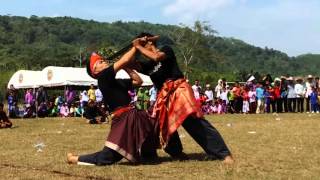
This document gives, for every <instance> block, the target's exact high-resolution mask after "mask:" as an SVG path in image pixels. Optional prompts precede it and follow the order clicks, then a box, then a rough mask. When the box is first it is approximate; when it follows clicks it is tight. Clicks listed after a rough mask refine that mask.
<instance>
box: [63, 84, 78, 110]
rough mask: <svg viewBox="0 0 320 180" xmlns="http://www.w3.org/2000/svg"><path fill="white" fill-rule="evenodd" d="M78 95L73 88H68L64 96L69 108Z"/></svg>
mask: <svg viewBox="0 0 320 180" xmlns="http://www.w3.org/2000/svg"><path fill="white" fill-rule="evenodd" d="M76 94H77V93H76V91H75V90H73V89H72V87H71V86H68V88H67V90H66V92H65V95H64V97H65V99H66V103H67V104H68V107H69V106H71V104H72V103H74V101H75V98H76Z"/></svg>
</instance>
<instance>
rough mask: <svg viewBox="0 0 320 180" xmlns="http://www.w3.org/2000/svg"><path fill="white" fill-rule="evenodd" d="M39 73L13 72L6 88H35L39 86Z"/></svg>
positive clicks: (40, 74)
mask: <svg viewBox="0 0 320 180" xmlns="http://www.w3.org/2000/svg"><path fill="white" fill-rule="evenodd" d="M41 76H42V72H41V71H27V70H19V71H17V72H15V73H14V74H13V75H12V76H11V78H10V80H9V82H8V88H9V87H10V85H11V84H12V85H13V86H14V87H15V88H16V89H23V88H37V87H39V84H41V80H40V79H41Z"/></svg>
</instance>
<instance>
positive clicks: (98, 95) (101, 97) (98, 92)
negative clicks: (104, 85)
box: [95, 88, 103, 103]
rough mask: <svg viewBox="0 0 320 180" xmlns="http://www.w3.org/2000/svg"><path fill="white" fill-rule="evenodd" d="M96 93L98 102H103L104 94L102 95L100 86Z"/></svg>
mask: <svg viewBox="0 0 320 180" xmlns="http://www.w3.org/2000/svg"><path fill="white" fill-rule="evenodd" d="M95 94H96V102H97V103H100V102H102V100H103V95H102V93H101V91H100V89H99V88H98V89H96V91H95Z"/></svg>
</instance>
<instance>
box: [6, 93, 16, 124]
mask: <svg viewBox="0 0 320 180" xmlns="http://www.w3.org/2000/svg"><path fill="white" fill-rule="evenodd" d="M7 99H8V111H9V118H16V117H17V115H16V111H17V109H16V108H17V100H16V99H15V96H14V92H13V91H9V95H8V97H7Z"/></svg>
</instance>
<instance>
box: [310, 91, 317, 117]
mask: <svg viewBox="0 0 320 180" xmlns="http://www.w3.org/2000/svg"><path fill="white" fill-rule="evenodd" d="M311 89H312V91H311V94H310V102H311V113H314V112H317V113H319V107H318V93H317V91H316V88H315V87H313V86H312V87H311Z"/></svg>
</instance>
